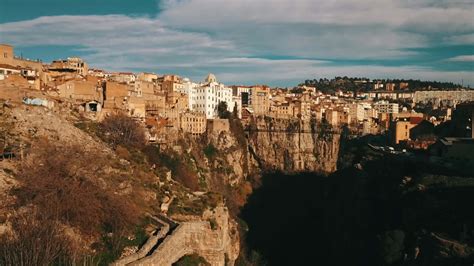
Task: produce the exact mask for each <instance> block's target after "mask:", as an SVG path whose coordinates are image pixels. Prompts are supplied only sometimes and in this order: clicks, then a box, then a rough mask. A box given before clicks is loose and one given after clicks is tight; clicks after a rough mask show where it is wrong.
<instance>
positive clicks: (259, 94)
mask: <svg viewBox="0 0 474 266" xmlns="http://www.w3.org/2000/svg"><path fill="white" fill-rule="evenodd" d="M251 93H252V96H251V99H252V100H251V106H252V109H253V113H254V115H267V114H269V112H270V88H269V87H253V88H252V90H251Z"/></svg>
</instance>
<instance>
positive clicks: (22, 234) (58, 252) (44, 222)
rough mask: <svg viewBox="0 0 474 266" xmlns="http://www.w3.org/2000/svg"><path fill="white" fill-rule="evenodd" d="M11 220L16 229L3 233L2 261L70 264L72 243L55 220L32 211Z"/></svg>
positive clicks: (0, 257)
mask: <svg viewBox="0 0 474 266" xmlns="http://www.w3.org/2000/svg"><path fill="white" fill-rule="evenodd" d="M10 221H11V225H12V229H13V231H14V233H11V232H7V233H5V234H2V235H1V236H0V265H53V264H55V265H60V264H61V265H68V264H71V261H72V260H73V257H72V254H73V252H72V248H71V243H70V241H69V240H68V239H67V238H66V237H65V236H64V235H65V234H64V232H63V231H62V230H61V229H59V228H60V227H59V224H58V223H57V222H56V221H53V220H48V219H42V218H41V217H35V215H33V214H27V215H23V216H17V217H14V218H12V219H11V220H10Z"/></svg>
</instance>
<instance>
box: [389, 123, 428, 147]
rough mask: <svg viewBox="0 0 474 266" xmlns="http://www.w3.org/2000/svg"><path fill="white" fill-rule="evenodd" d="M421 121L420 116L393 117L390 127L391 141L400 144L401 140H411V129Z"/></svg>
mask: <svg viewBox="0 0 474 266" xmlns="http://www.w3.org/2000/svg"><path fill="white" fill-rule="evenodd" d="M421 121H423V118H422V117H398V118H397V119H395V121H393V122H392V125H391V128H390V131H391V132H390V133H391V135H392V140H393V143H395V144H400V142H402V141H407V140H411V136H410V131H411V129H412V128H414V127H415V126H417V125H418V124H419V123H421Z"/></svg>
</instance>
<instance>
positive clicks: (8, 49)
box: [0, 44, 43, 73]
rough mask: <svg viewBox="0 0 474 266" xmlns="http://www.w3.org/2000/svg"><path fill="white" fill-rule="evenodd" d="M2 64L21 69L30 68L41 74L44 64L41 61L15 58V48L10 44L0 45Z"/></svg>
mask: <svg viewBox="0 0 474 266" xmlns="http://www.w3.org/2000/svg"><path fill="white" fill-rule="evenodd" d="M0 64H5V65H10V66H13V67H18V68H20V69H24V68H29V69H33V70H35V71H37V72H38V73H41V72H42V71H43V63H42V62H41V61H40V60H30V59H26V58H23V57H18V56H15V50H14V47H13V46H11V45H8V44H0Z"/></svg>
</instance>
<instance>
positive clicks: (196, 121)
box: [180, 112, 207, 135]
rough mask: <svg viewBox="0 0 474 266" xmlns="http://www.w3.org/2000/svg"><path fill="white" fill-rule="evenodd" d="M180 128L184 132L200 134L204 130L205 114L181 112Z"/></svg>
mask: <svg viewBox="0 0 474 266" xmlns="http://www.w3.org/2000/svg"><path fill="white" fill-rule="evenodd" d="M180 121H181V123H180V128H181V130H182V131H183V132H184V133H190V134H193V135H200V134H203V133H205V132H206V124H207V123H206V115H205V114H203V113H198V112H186V113H183V114H181V118H180Z"/></svg>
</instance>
